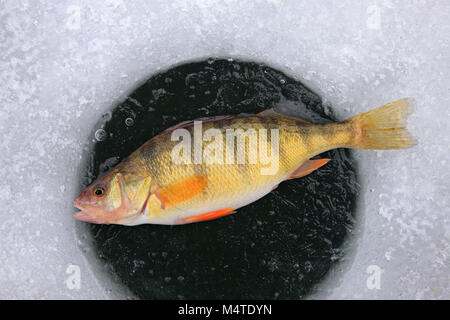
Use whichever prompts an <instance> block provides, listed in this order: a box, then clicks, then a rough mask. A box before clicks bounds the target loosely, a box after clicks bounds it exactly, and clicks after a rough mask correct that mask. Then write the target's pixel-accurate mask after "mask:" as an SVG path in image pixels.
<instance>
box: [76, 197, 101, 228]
mask: <svg viewBox="0 0 450 320" xmlns="http://www.w3.org/2000/svg"><path fill="white" fill-rule="evenodd" d="M73 206H74V207H75V208H77V209H80V211H78V212H75V213H74V214H73V217H74V218H75V219H77V220H80V221H84V222H90V223H98V222H97V221H96V220H95V219H94V218H93V217H92V216H91V215H90V214H89V213H88V212H87V211H86V208H83V206H82V205H81V204H80V203H79V202H78V201H77V200H75V201H74V202H73Z"/></svg>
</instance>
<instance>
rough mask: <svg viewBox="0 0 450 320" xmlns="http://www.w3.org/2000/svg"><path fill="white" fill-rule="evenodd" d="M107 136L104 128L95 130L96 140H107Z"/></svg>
mask: <svg viewBox="0 0 450 320" xmlns="http://www.w3.org/2000/svg"><path fill="white" fill-rule="evenodd" d="M106 136H107V133H106V131H105V130H103V129H98V130H97V131H95V134H94V137H95V140H97V141H105V140H106Z"/></svg>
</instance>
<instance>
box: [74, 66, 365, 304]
mask: <svg viewBox="0 0 450 320" xmlns="http://www.w3.org/2000/svg"><path fill="white" fill-rule="evenodd" d="M277 105H279V106H280V108H282V107H283V106H286V105H295V106H296V107H297V109H298V110H297V112H298V113H300V114H302V115H303V116H304V117H305V116H306V117H309V119H311V120H312V121H313V122H315V123H320V122H327V121H330V120H332V121H335V119H334V118H333V117H332V116H331V115H329V114H327V113H326V112H325V110H324V107H323V105H322V102H321V99H320V97H319V96H318V95H317V94H315V93H313V92H312V91H311V90H309V89H308V88H306V87H305V86H304V85H303V84H302V83H300V82H299V81H296V80H294V79H292V78H290V77H288V76H286V75H285V74H283V73H282V72H280V71H277V70H275V69H273V68H270V67H268V66H266V65H264V64H261V63H254V62H244V61H236V60H233V59H208V60H205V61H199V62H191V63H186V64H182V65H178V66H175V67H173V68H171V69H169V70H166V71H164V72H161V73H159V74H156V75H155V76H152V77H151V78H150V79H148V80H147V81H146V82H145V83H144V84H142V85H141V86H140V87H139V88H137V89H136V90H135V91H134V92H133V93H131V94H130V95H129V96H128V97H127V98H126V99H125V100H124V101H123V102H121V103H119V104H118V105H117V106H115V107H114V108H113V109H112V110H111V111H110V112H107V113H105V114H104V116H103V117H102V119H100V121H99V122H98V124H97V125H96V127H95V128H94V131H93V134H92V137H94V139H91V140H90V141H89V142H88V144H89V146H88V149H89V150H90V151H89V154H88V155H85V158H86V159H88V160H87V162H86V165H85V166H83V167H82V173H81V178H80V179H81V181H80V190H81V189H83V188H84V187H85V186H87V185H89V184H90V183H92V182H93V181H94V180H95V179H96V178H97V177H99V176H101V175H102V174H104V173H105V172H107V171H108V170H109V169H111V168H112V167H114V165H116V164H117V163H119V162H120V161H121V160H122V159H124V158H125V157H127V156H128V155H129V154H131V153H132V152H133V151H134V150H136V149H137V148H139V147H140V146H141V145H142V144H143V143H144V142H146V141H147V140H148V139H150V138H151V137H153V136H155V135H157V134H158V133H160V132H162V131H164V130H165V129H166V128H168V127H170V126H172V125H175V124H177V123H180V122H182V121H186V120H192V119H196V118H200V117H205V116H214V115H228V114H242V113H243V114H254V113H258V112H261V111H263V110H265V109H268V108H272V107H274V106H277ZM328 113H329V112H328ZM318 157H321V158H330V159H332V161H330V162H329V163H328V164H327V165H326V166H324V167H322V168H321V169H320V170H317V171H315V172H314V173H312V174H310V175H308V176H306V177H304V178H302V179H295V180H290V181H286V182H283V183H281V184H280V186H279V187H278V188H277V189H276V190H274V191H273V192H271V193H270V194H268V195H266V196H265V197H263V198H262V199H260V200H258V201H256V202H254V203H251V204H250V205H248V206H246V207H243V208H240V209H239V210H238V212H237V214H234V215H230V216H227V217H224V218H220V219H217V220H214V221H209V222H204V223H195V224H188V225H179V226H164V225H150V224H149V225H140V226H135V227H126V226H120V225H95V224H84V223H82V222H78V223H79V224H80V225H83V226H86V228H88V229H89V232H90V233H91V234H92V246H93V247H94V252H95V255H96V257H98V259H99V261H100V262H101V263H102V265H104V266H105V268H104V272H106V273H109V274H110V276H111V277H112V278H114V279H116V280H118V281H119V282H120V283H121V284H123V285H125V286H126V287H127V288H128V289H129V291H130V292H131V293H132V294H133V295H135V296H136V297H137V298H142V299H299V298H304V297H305V296H306V295H307V294H308V293H311V292H312V291H313V290H314V286H315V285H317V284H318V283H319V282H320V281H321V280H322V279H323V278H324V277H325V275H326V274H327V273H328V272H329V271H330V270H331V268H332V267H333V266H335V265H336V263H337V262H339V261H340V260H341V259H342V258H343V257H345V254H346V252H347V250H346V248H345V247H344V246H343V244H344V240H346V238H347V236H348V235H349V234H350V233H351V232H352V230H353V227H354V224H355V218H356V216H355V209H356V208H355V207H356V197H357V196H358V193H359V184H358V181H357V174H356V162H355V160H354V158H353V157H352V153H351V151H350V150H348V149H335V150H331V151H328V152H326V153H324V154H322V155H320V156H318Z"/></svg>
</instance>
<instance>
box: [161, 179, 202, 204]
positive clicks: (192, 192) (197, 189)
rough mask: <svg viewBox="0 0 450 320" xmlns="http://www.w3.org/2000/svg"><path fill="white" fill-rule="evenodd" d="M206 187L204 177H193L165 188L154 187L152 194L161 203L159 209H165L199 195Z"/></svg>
mask: <svg viewBox="0 0 450 320" xmlns="http://www.w3.org/2000/svg"><path fill="white" fill-rule="evenodd" d="M207 185H208V180H207V179H206V177H205V176H202V175H195V176H192V177H190V178H187V179H184V180H182V181H180V182H177V183H175V184H173V185H170V186H168V187H165V188H159V187H157V186H156V187H154V189H155V190H154V192H153V193H154V194H155V196H156V197H157V198H158V199H159V200H160V201H161V208H163V209H165V208H167V207H170V206H174V205H177V204H179V203H181V202H184V201H187V200H189V199H191V198H193V197H195V196H197V195H199V194H200V193H202V192H203V190H205V188H206V186H207Z"/></svg>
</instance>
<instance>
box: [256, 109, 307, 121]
mask: <svg viewBox="0 0 450 320" xmlns="http://www.w3.org/2000/svg"><path fill="white" fill-rule="evenodd" d="M256 115H257V116H262V117H278V118H289V119H294V120H297V121H300V122H302V123H304V124H312V123H311V122H309V121H308V120H305V119H302V118H299V117H296V116H292V115H286V114H282V113H279V112H277V111H275V110H274V108H270V109H266V110H264V111H262V112H260V113H257V114H256Z"/></svg>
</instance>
